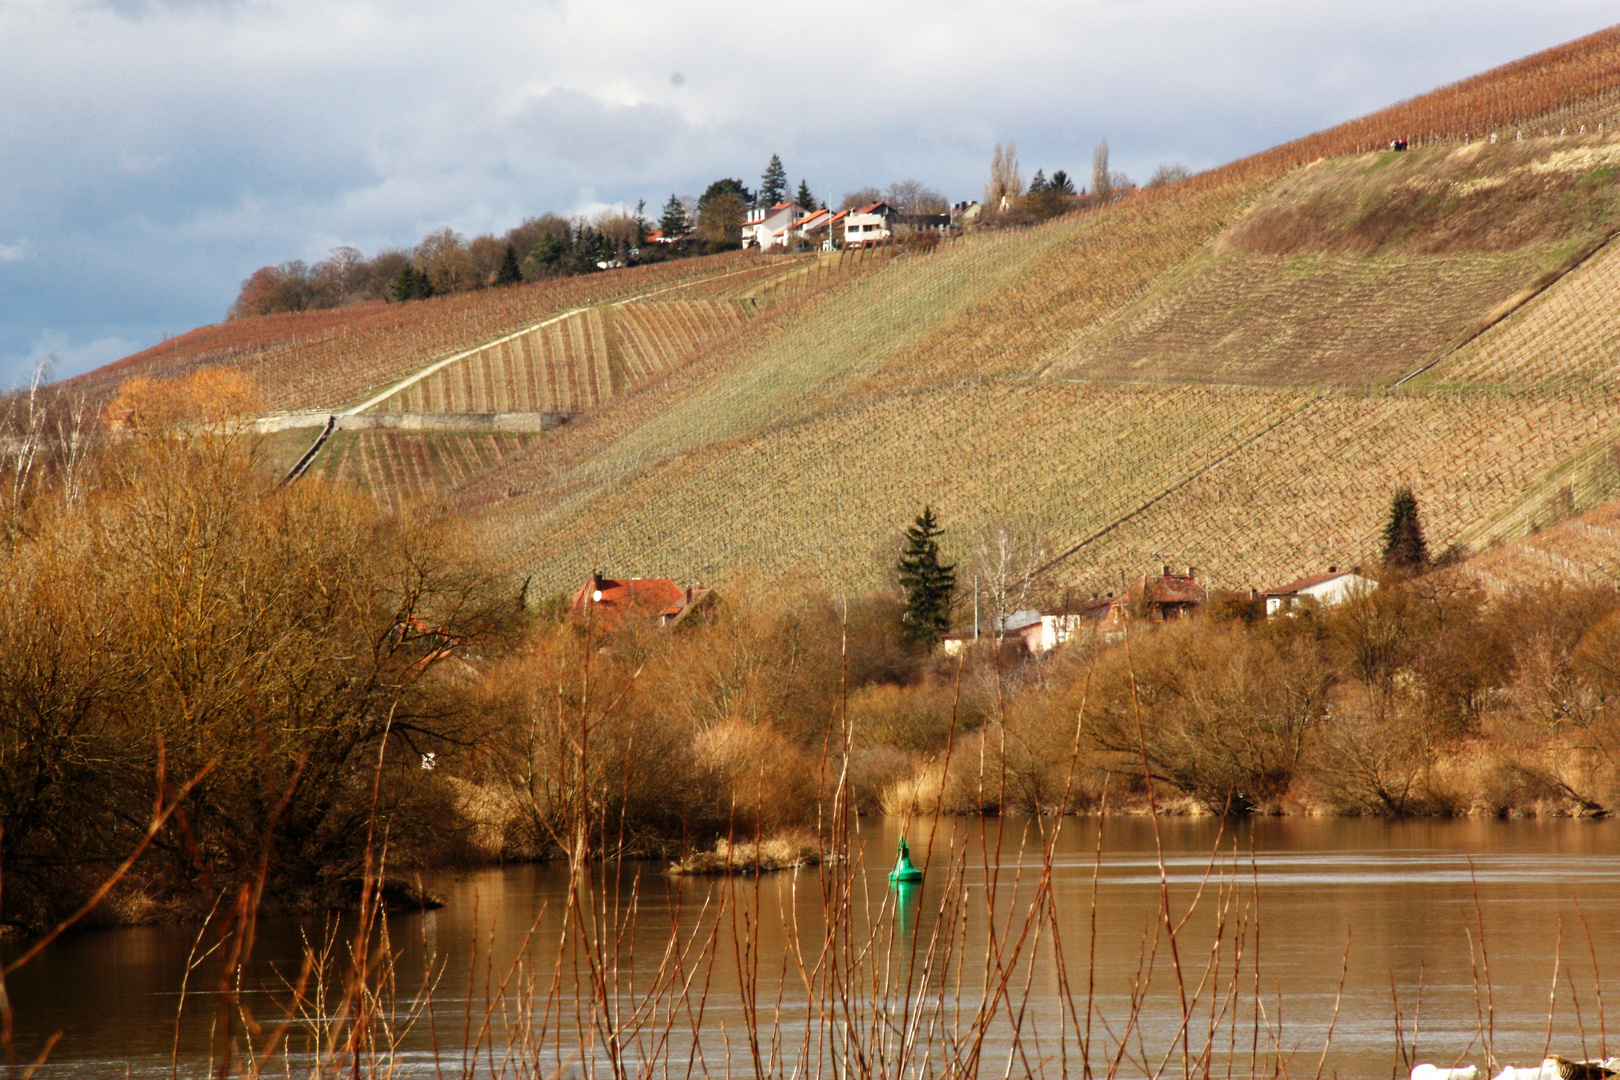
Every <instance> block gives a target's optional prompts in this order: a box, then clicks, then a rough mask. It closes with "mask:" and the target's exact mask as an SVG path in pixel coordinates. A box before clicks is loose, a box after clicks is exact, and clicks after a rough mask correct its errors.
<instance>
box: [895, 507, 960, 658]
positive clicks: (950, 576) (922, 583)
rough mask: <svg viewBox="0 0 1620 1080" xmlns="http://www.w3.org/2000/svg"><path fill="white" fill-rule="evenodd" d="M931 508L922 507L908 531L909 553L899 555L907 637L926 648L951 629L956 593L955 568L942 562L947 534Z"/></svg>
mask: <svg viewBox="0 0 1620 1080" xmlns="http://www.w3.org/2000/svg"><path fill="white" fill-rule="evenodd" d="M944 531H945V530H943V529H942V528H940V525H939V520H938V519H937V518H935V517H934V510H933V508H932V507H928V506H925V507H923V512H922V513H921V514H918V515H917V520H916V521H914V522H912V524H911V527H910V528H909V529H907V530H906V549H905V551H904V552H902V553H901V555H900V562H899V566H898V569H899V572H900V587H901V588H902V589H904V590H905V593H906V635H907V636H908V637H909V638H911V640H912V641H913V642H914V643H916V644H918V645H924V646H933V645H935V644H936V643H938V641H939V639H940V635H942V634H944V633H945V632H946V631H947V630H949V629H950V628H951V596H952V594H953V593H954V592H955V591H956V567H955V566H954V565H951V564H945V563H941V562H940V561H939V537H940V535H941V534H942V533H943V532H944Z"/></svg>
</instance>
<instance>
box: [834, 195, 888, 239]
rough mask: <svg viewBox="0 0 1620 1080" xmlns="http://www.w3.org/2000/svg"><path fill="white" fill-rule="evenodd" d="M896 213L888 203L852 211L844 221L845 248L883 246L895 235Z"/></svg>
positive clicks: (874, 204)
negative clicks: (871, 245) (882, 244)
mask: <svg viewBox="0 0 1620 1080" xmlns="http://www.w3.org/2000/svg"><path fill="white" fill-rule="evenodd" d="M894 217H895V215H894V211H893V210H891V209H889V204H888V203H873V204H872V205H871V206H863V207H861V208H860V209H859V210H851V211H850V213H849V216H848V217H846V218H845V219H844V246H845V247H865V246H867V245H869V244H881V243H883V242H884V241H885V240H888V239H889V238H890V237H892V236H893V235H894Z"/></svg>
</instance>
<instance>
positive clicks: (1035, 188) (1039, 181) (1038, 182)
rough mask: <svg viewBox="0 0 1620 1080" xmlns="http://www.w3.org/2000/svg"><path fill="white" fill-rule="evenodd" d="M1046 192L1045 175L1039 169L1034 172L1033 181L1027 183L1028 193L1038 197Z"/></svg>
mask: <svg viewBox="0 0 1620 1080" xmlns="http://www.w3.org/2000/svg"><path fill="white" fill-rule="evenodd" d="M1045 190H1046V173H1045V172H1043V171H1042V170H1040V169H1036V170H1035V179H1033V180H1031V181H1030V182H1029V193H1030V194H1031V195H1039V194H1040V193H1041V192H1043V191H1045Z"/></svg>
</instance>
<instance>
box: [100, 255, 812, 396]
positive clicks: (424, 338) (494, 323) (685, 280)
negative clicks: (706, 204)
mask: <svg viewBox="0 0 1620 1080" xmlns="http://www.w3.org/2000/svg"><path fill="white" fill-rule="evenodd" d="M784 269H785V268H784V266H783V265H782V264H781V263H780V262H779V261H771V260H760V259H758V258H751V257H748V256H744V255H741V254H731V255H717V256H711V257H707V258H702V259H686V260H680V261H677V262H671V263H662V264H659V265H656V266H648V267H633V268H631V269H628V270H609V271H606V272H604V273H600V274H590V275H587V276H584V277H576V278H565V279H559V280H556V281H542V282H537V283H534V284H524V285H516V286H511V287H508V288H502V289H482V290H479V291H477V292H471V293H461V294H457V295H453V296H443V297H435V298H433V299H430V300H416V301H412V302H410V303H406V304H383V303H365V304H353V305H350V306H348V307H341V308H333V309H329V310H322V311H304V312H296V313H291V314H286V315H270V316H265V317H261V318H252V319H236V320H232V321H230V322H224V323H218V324H215V325H213V326H204V327H200V328H199V329H196V330H193V331H191V332H190V333H188V334H183V335H181V336H180V337H177V338H172V339H170V340H168V341H165V342H164V343H162V344H161V345H156V346H153V347H152V348H150V349H147V350H145V351H143V352H139V353H136V354H134V355H133V356H130V357H126V358H125V359H123V360H119V361H117V362H116V363H112V364H108V365H107V366H106V367H102V368H98V369H96V370H95V371H92V372H89V373H87V374H85V375H81V376H79V377H77V378H75V379H72V380H70V381H69V385H70V386H73V387H75V388H79V389H82V390H84V391H85V392H87V393H88V394H90V395H91V396H92V397H93V398H97V399H105V398H110V397H111V396H112V395H113V394H114V393H116V391H117V387H118V385H119V383H121V382H123V380H125V379H127V378H130V377H132V376H136V375H142V376H146V377H149V378H172V377H175V376H180V375H185V374H188V373H190V372H192V371H195V370H198V369H200V368H205V367H214V368H226V369H229V370H233V371H240V372H242V373H244V374H247V375H249V376H251V377H252V378H253V379H255V380H256V381H257V382H258V384H259V386H260V387H261V388H262V389H263V391H264V397H265V409H266V411H267V412H270V413H278V412H318V411H322V410H327V411H330V410H335V409H341V408H346V407H348V406H352V405H356V404H359V403H360V402H362V401H364V400H366V398H367V397H368V396H370V395H372V394H375V393H376V392H378V391H380V390H382V389H384V388H386V387H387V386H389V385H390V384H392V383H394V382H396V381H398V380H401V379H403V378H405V377H407V376H409V375H410V374H412V373H413V372H415V371H418V370H420V369H422V368H424V367H426V366H427V365H429V364H431V363H433V362H434V361H436V360H438V359H440V358H442V357H446V356H449V355H451V354H453V353H456V352H460V351H463V350H466V349H469V348H473V347H475V346H477V345H479V344H480V343H482V342H486V341H491V340H494V339H496V338H498V337H501V336H503V335H506V334H510V333H512V332H514V331H516V330H519V329H521V328H523V327H525V326H528V325H532V324H534V323H536V322H539V321H541V320H544V319H545V318H547V317H549V316H553V315H557V314H561V313H563V312H566V311H569V310H572V309H574V308H579V307H588V306H592V305H601V304H608V303H613V302H618V301H622V300H625V299H627V298H632V297H642V296H647V297H651V296H659V297H663V298H668V299H673V298H675V297H676V296H677V295H683V293H682V290H684V289H687V288H692V287H695V286H698V285H703V286H705V287H706V293H707V294H708V295H716V294H718V295H737V294H741V293H744V292H746V291H748V290H749V289H750V288H754V287H760V286H764V285H767V284H768V282H769V281H770V279H771V278H773V277H775V276H779V275H781V274H782V273H783V272H784Z"/></svg>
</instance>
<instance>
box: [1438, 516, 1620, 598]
mask: <svg viewBox="0 0 1620 1080" xmlns="http://www.w3.org/2000/svg"><path fill="white" fill-rule="evenodd" d="M1458 572H1459V573H1460V574H1462V575H1463V576H1465V577H1467V578H1471V579H1473V580H1475V581H1477V582H1478V583H1479V584H1481V585H1483V586H1484V587H1485V588H1486V589H1488V590H1490V591H1491V592H1494V593H1498V594H1508V593H1512V592H1514V591H1516V590H1519V589H1524V588H1534V587H1536V586H1539V585H1544V584H1547V583H1551V582H1560V583H1563V584H1566V585H1576V586H1581V585H1607V586H1610V587H1616V586H1620V502H1611V503H1606V504H1604V505H1603V506H1600V507H1597V508H1596V509H1594V510H1591V511H1589V512H1587V513H1585V514H1582V515H1580V516H1579V517H1576V518H1573V519H1571V520H1569V521H1564V522H1560V523H1559V524H1556V525H1552V526H1550V527H1548V528H1546V529H1542V530H1539V531H1537V532H1536V533H1534V534H1532V535H1530V536H1527V537H1525V538H1524V539H1522V540H1519V541H1517V542H1515V543H1511V544H1507V545H1505V546H1503V547H1500V548H1497V549H1496V550H1494V551H1490V552H1487V553H1485V554H1483V555H1480V556H1478V557H1476V558H1473V559H1470V560H1468V562H1466V563H1464V564H1463V565H1462V566H1461V567H1459V569H1458Z"/></svg>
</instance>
